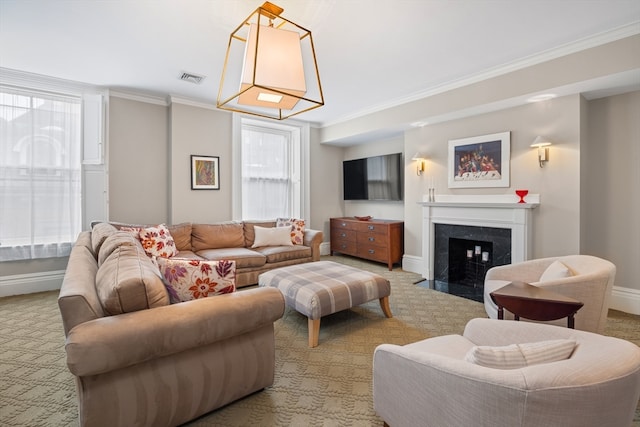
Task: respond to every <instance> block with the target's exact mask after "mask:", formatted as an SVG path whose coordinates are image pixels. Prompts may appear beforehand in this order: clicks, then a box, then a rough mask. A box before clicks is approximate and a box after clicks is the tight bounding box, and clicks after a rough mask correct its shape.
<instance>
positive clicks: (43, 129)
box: [0, 86, 83, 261]
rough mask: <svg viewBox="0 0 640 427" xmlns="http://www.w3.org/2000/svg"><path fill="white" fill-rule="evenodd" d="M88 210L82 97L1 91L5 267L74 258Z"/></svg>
mask: <svg viewBox="0 0 640 427" xmlns="http://www.w3.org/2000/svg"><path fill="white" fill-rule="evenodd" d="M82 209H83V208H82V97H81V96H70V95H59V94H54V93H49V92H44V91H33V90H27V89H19V88H15V87H11V86H0V261H9V260H21V259H33V258H48V257H62V256H66V255H68V254H69V252H70V250H71V245H72V243H73V242H74V241H75V240H76V238H77V236H78V233H79V232H80V231H81V229H82Z"/></svg>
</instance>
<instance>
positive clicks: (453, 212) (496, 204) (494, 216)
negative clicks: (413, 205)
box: [418, 194, 540, 280]
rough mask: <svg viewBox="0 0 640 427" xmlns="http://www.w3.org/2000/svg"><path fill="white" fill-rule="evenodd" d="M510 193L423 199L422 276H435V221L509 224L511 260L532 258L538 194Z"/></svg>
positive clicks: (502, 226) (496, 225) (487, 225)
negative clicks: (524, 195)
mask: <svg viewBox="0 0 640 427" xmlns="http://www.w3.org/2000/svg"><path fill="white" fill-rule="evenodd" d="M518 200H519V197H518V196H516V195H509V194H496V195H452V194H447V195H437V196H436V198H435V201H433V202H430V201H429V197H428V196H424V198H423V201H422V202H418V203H419V204H420V205H422V259H423V263H424V270H423V276H424V277H425V278H427V279H429V280H433V277H434V260H435V257H434V250H435V224H452V225H467V226H475V227H494V228H507V229H510V230H511V262H513V263H516V262H522V261H525V260H527V259H529V255H530V254H531V251H532V239H531V236H532V221H531V216H532V214H531V212H532V210H533V209H534V208H536V207H538V206H539V205H540V195H539V194H529V195H527V196H526V197H525V203H518Z"/></svg>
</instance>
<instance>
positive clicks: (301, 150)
mask: <svg viewBox="0 0 640 427" xmlns="http://www.w3.org/2000/svg"><path fill="white" fill-rule="evenodd" d="M238 121H239V122H240V126H239V127H240V129H239V131H238V132H237V135H238V136H237V137H236V138H234V140H236V141H235V142H236V143H235V144H234V158H237V159H238V160H237V162H236V166H237V170H239V173H238V174H236V176H234V182H239V183H240V184H239V185H236V186H235V188H234V197H236V200H234V218H238V219H245V220H246V219H275V218H279V217H290V218H291V217H295V218H304V217H305V215H304V214H305V213H306V212H308V208H306V209H305V206H308V201H307V199H308V197H307V194H308V191H306V185H307V183H308V179H306V178H305V177H306V173H303V171H305V170H308V167H306V168H305V165H306V163H307V162H306V158H307V152H308V150H307V149H306V147H307V146H308V127H307V128H306V129H305V125H288V124H287V125H283V124H280V123H277V124H276V123H271V122H265V121H261V120H254V119H247V118H242V119H240V120H238Z"/></svg>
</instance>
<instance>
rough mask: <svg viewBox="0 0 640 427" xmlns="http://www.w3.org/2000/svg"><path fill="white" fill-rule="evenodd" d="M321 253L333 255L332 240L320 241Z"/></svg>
mask: <svg viewBox="0 0 640 427" xmlns="http://www.w3.org/2000/svg"><path fill="white" fill-rule="evenodd" d="M320 255H331V242H322V243H320Z"/></svg>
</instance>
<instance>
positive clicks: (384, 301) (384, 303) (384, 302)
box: [380, 295, 393, 318]
mask: <svg viewBox="0 0 640 427" xmlns="http://www.w3.org/2000/svg"><path fill="white" fill-rule="evenodd" d="M380 308H382V312H383V313H384V315H385V316H387V317H388V318H392V317H393V314H391V307H389V296H388V295H387V296H386V297H383V298H380Z"/></svg>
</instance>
